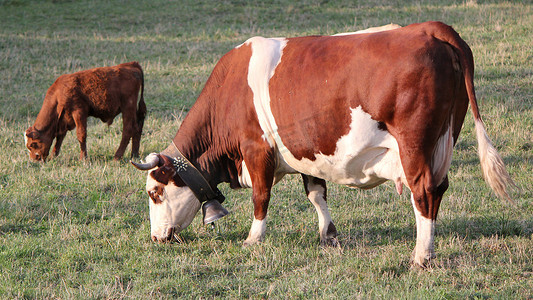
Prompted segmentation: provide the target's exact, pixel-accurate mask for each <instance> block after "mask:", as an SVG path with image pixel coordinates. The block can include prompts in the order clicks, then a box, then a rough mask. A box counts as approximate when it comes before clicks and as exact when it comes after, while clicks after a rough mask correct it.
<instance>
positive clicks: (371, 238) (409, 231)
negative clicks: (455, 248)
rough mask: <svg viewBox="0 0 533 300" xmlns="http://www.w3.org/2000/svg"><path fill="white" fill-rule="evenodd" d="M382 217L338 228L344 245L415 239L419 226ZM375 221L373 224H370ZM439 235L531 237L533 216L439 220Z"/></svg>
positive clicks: (464, 237) (437, 233) (387, 242)
mask: <svg viewBox="0 0 533 300" xmlns="http://www.w3.org/2000/svg"><path fill="white" fill-rule="evenodd" d="M380 222H381V220H380V219H379V218H372V219H367V220H352V221H351V224H350V225H349V227H350V228H352V229H350V230H348V231H347V232H346V231H344V232H343V230H342V228H337V230H338V231H339V234H340V241H341V243H342V245H343V247H347V248H355V247H359V246H360V245H361V243H364V244H365V245H369V246H380V245H387V244H389V243H392V242H395V241H396V242H397V241H409V240H412V241H415V240H416V228H415V227H416V226H415V224H414V220H413V225H412V226H383V225H380ZM369 224H372V225H369ZM435 231H436V233H435V234H436V236H450V235H457V236H459V237H461V238H462V239H463V240H466V241H472V240H476V239H479V238H481V237H491V236H494V235H498V236H500V237H515V236H517V237H529V236H530V235H531V234H532V233H533V219H529V220H524V221H520V220H516V219H511V218H509V217H507V216H498V217H492V216H482V217H472V218H465V217H459V218H455V219H448V220H442V221H441V220H438V221H437V225H436V230H435Z"/></svg>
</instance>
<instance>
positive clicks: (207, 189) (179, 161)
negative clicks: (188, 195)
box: [171, 141, 224, 203]
mask: <svg viewBox="0 0 533 300" xmlns="http://www.w3.org/2000/svg"><path fill="white" fill-rule="evenodd" d="M172 145H174V149H176V152H175V153H174V154H175V155H172V156H171V159H172V164H173V165H174V169H175V170H176V172H177V173H178V175H179V176H180V177H181V179H182V180H183V182H185V184H186V185H187V186H188V187H189V188H190V189H191V191H192V192H193V193H194V195H195V196H196V198H198V200H200V203H202V202H205V201H209V200H213V199H216V200H218V202H220V203H222V202H223V201H224V195H222V193H221V192H220V190H219V189H218V188H216V187H215V189H214V190H213V188H211V185H210V184H209V182H207V180H206V179H205V177H204V176H203V175H202V173H201V172H200V171H199V170H198V169H197V168H196V167H195V166H194V165H193V164H192V163H191V162H190V161H189V160H188V159H187V158H186V157H185V156H184V155H183V154H182V153H181V151H180V150H179V149H178V147H176V144H174V141H172Z"/></svg>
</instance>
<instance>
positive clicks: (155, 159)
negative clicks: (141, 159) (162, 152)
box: [130, 153, 160, 171]
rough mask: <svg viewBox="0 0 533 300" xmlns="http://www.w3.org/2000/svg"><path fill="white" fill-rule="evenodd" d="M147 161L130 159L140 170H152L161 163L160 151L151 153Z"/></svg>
mask: <svg viewBox="0 0 533 300" xmlns="http://www.w3.org/2000/svg"><path fill="white" fill-rule="evenodd" d="M145 160H146V163H136V162H134V161H130V162H131V164H132V165H134V166H135V167H136V168H137V169H139V170H143V171H146V170H150V169H153V168H155V167H157V166H158V165H159V162H160V156H159V154H158V153H150V154H149V155H148V156H147V157H146V158H145Z"/></svg>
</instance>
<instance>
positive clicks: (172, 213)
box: [132, 153, 201, 242]
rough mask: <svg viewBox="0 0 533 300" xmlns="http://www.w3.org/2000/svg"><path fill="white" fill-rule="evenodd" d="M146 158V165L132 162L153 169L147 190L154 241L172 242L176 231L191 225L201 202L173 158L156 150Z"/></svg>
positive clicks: (147, 183) (137, 166)
mask: <svg viewBox="0 0 533 300" xmlns="http://www.w3.org/2000/svg"><path fill="white" fill-rule="evenodd" d="M145 160H146V163H144V164H138V163H133V162H132V163H133V165H134V166H135V167H136V168H138V169H140V170H149V171H148V176H147V179H146V192H147V193H148V196H149V200H148V202H149V206H150V227H151V235H152V240H154V241H159V242H164V241H170V240H171V239H172V238H173V236H174V234H176V233H178V232H180V231H182V230H183V229H185V228H186V227H187V226H189V224H190V223H191V222H192V220H193V219H194V216H195V215H196V213H197V212H198V211H199V210H200V207H201V204H200V201H199V200H198V199H197V198H196V196H195V195H194V193H193V192H192V191H191V189H190V188H189V187H188V186H187V185H186V184H185V183H184V182H183V180H182V179H181V178H180V176H179V175H178V174H177V173H176V170H175V169H174V165H173V164H172V161H171V159H170V158H168V157H167V156H165V155H161V154H156V153H152V154H150V155H148V156H147V157H146V159H145Z"/></svg>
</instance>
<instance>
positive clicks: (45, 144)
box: [24, 62, 146, 161]
mask: <svg viewBox="0 0 533 300" xmlns="http://www.w3.org/2000/svg"><path fill="white" fill-rule="evenodd" d="M139 90H140V91H141V96H140V100H139V104H138V105H137V99H139V96H138V95H139ZM143 93H144V75H143V70H142V68H141V66H140V65H139V63H137V62H129V63H123V64H120V65H117V66H112V67H101V68H94V69H90V70H84V71H79V72H76V73H73V74H65V75H61V76H59V77H58V78H57V79H56V81H55V82H54V84H52V86H50V88H49V89H48V91H47V92H46V96H45V98H44V101H43V105H42V107H41V111H39V114H38V115H37V118H36V119H35V123H34V124H33V126H31V127H30V128H28V129H27V130H26V132H25V133H24V138H25V142H26V147H27V148H28V150H29V152H30V153H29V154H30V158H31V159H33V160H37V161H40V160H43V161H44V160H46V157H47V156H48V153H49V151H50V147H51V146H52V142H53V141H54V139H55V140H56V143H55V145H54V149H53V154H54V155H56V156H57V155H58V154H59V151H60V149H61V144H62V143H63V139H64V138H65V135H66V134H67V132H68V131H69V130H72V129H74V128H76V136H77V138H78V141H79V143H80V148H81V152H80V158H82V159H83V158H85V157H86V156H87V143H86V139H87V118H88V117H89V116H92V117H96V118H99V119H101V120H102V121H103V122H106V123H107V124H108V125H111V123H113V119H114V118H115V117H116V116H117V115H118V114H120V113H122V123H123V126H122V140H121V141H120V145H119V147H118V149H117V151H116V152H115V157H114V159H115V160H118V159H120V158H122V156H123V155H124V152H125V151H126V147H127V146H128V143H129V141H130V139H131V141H132V143H131V144H132V145H131V154H132V156H135V157H137V156H138V155H139V146H140V142H141V135H142V128H143V124H144V118H145V116H146V105H145V103H144V98H143Z"/></svg>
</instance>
